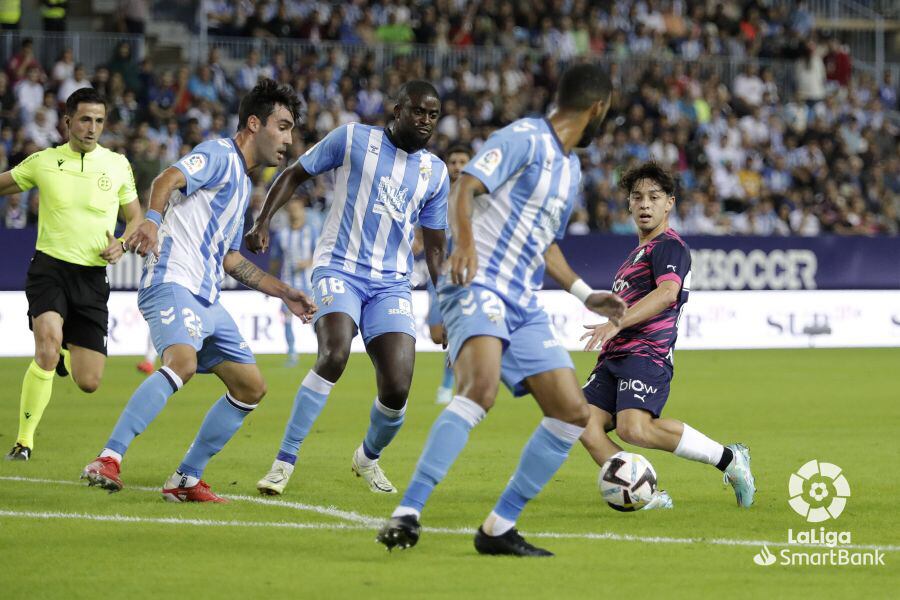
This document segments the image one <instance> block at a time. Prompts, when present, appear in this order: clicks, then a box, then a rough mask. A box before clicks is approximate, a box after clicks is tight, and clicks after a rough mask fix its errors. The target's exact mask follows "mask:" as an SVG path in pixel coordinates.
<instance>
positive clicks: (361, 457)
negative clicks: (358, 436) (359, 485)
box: [356, 444, 378, 468]
mask: <svg viewBox="0 0 900 600" xmlns="http://www.w3.org/2000/svg"><path fill="white" fill-rule="evenodd" d="M377 462H378V459H377V458H375V459H372V458H369V457H368V456H366V453H365V451H364V450H363V445H362V444H360V445H359V448H357V449H356V464H358V465H359V466H361V467H363V468H365V467H371V466H372V465H374V464H375V463H377Z"/></svg>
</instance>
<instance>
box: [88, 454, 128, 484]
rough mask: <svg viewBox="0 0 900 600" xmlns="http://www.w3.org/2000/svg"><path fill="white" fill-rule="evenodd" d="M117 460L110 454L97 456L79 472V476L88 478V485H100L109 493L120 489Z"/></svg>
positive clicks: (120, 482)
mask: <svg viewBox="0 0 900 600" xmlns="http://www.w3.org/2000/svg"><path fill="white" fill-rule="evenodd" d="M121 468H122V467H121V465H119V461H117V460H116V459H114V458H113V457H111V456H98V457H97V458H95V459H94V462H92V463H90V464H89V465H88V466H86V467H85V468H84V470H83V471H82V472H81V478H82V479H87V480H88V485H90V486H94V485H97V486H100V487H102V488H103V489H104V490H109V491H110V493H112V492H118V491H119V490H121V489H122V480H121V479H119V472H120V470H121Z"/></svg>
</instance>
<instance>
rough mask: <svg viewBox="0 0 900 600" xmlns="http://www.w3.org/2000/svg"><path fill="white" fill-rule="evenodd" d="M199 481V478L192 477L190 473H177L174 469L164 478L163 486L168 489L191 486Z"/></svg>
mask: <svg viewBox="0 0 900 600" xmlns="http://www.w3.org/2000/svg"><path fill="white" fill-rule="evenodd" d="M198 483H200V479H199V478H198V477H194V476H192V475H185V474H184V473H179V472H178V471H175V472H174V473H172V476H171V477H169V478H168V479H166V485H165V488H166V489H167V490H170V489H172V488H179V487H180V488H191V487H194V486H195V485H197V484H198Z"/></svg>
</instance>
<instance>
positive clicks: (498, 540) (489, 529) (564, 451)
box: [475, 368, 590, 556]
mask: <svg viewBox="0 0 900 600" xmlns="http://www.w3.org/2000/svg"><path fill="white" fill-rule="evenodd" d="M526 382H527V386H528V389H529V390H531V393H532V394H533V395H534V397H535V400H537V402H538V404H539V405H540V406H541V409H542V410H543V411H544V415H545V417H544V419H543V420H542V421H541V423H540V425H538V427H537V429H536V430H535V431H534V433H533V434H532V436H531V439H530V440H528V443H527V444H525V449H524V450H523V451H522V456H521V458H520V459H519V465H518V467H517V468H516V471H515V473H513V476H512V478H511V479H510V480H509V484H507V486H506V489H505V490H504V491H503V494H501V496H500V499H499V500H498V501H497V504H496V505H495V506H494V510H493V511H491V513H490V514H489V515H488V517H487V518H486V519H485V521H484V524H483V525H482V526H481V528H479V530H478V533H477V534H476V536H475V549H476V550H478V552H480V553H481V554H508V555H514V556H553V553H552V552H549V551H548V550H544V549H543V548H537V547H535V546H533V545H531V544H529V543H528V542H527V541H525V540H524V539H523V538H522V536H521V535H519V533H518V532H517V531H516V528H515V525H516V521H517V520H518V518H519V515H521V514H522V511H523V510H524V509H525V505H526V504H527V503H528V501H529V500H531V499H532V498H534V497H535V496H537V495H538V493H539V492H540V491H541V490H542V489H543V488H544V486H545V485H546V484H547V482H549V481H550V479H551V478H552V477H553V475H554V474H555V473H556V471H558V470H559V468H560V467H561V466H562V464H563V463H564V462H565V461H566V459H567V458H568V456H569V452H570V451H571V450H572V446H574V445H575V443H576V442H578V440H579V439H580V438H581V435H582V433H584V428H585V425H587V423H588V420H589V417H590V413H589V412H588V407H587V402H585V400H584V395H583V394H582V392H581V388H580V387H579V385H578V381H577V379H576V378H575V371H574V370H572V369H570V368H561V369H553V370H550V371H545V372H543V373H538V374H536V375H532V376H530V377H528V378H527V379H526Z"/></svg>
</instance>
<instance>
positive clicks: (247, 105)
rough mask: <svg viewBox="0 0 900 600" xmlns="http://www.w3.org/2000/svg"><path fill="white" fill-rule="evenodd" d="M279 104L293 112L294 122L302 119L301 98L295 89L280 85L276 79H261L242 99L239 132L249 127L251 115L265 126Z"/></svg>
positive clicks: (239, 109) (239, 113)
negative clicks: (248, 122)
mask: <svg viewBox="0 0 900 600" xmlns="http://www.w3.org/2000/svg"><path fill="white" fill-rule="evenodd" d="M278 104H281V105H282V106H284V107H285V108H287V109H288V110H289V111H291V116H292V117H293V118H294V121H296V120H297V119H298V118H299V117H300V98H299V97H297V93H296V92H295V91H294V89H293V88H291V87H290V86H287V85H279V84H278V82H277V81H275V80H274V79H268V78H266V79H260V80H259V83H257V84H256V85H255V86H254V87H253V89H252V90H250V93H248V94H247V95H246V96H244V97H243V98H242V99H241V105H240V106H239V107H238V127H237V128H238V131H240V130H241V129H244V128H245V127H247V121H248V120H249V119H250V116H251V115H255V116H256V118H258V119H259V120H260V121H261V122H262V124H263V125H265V124H266V121H267V120H268V119H269V115H271V114H272V113H273V112H275V106H276V105H278Z"/></svg>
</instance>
